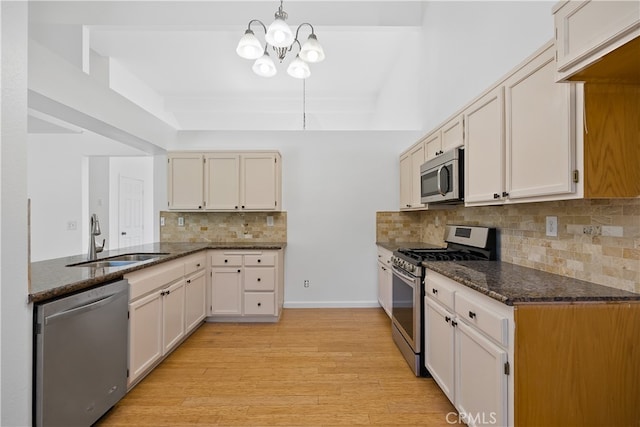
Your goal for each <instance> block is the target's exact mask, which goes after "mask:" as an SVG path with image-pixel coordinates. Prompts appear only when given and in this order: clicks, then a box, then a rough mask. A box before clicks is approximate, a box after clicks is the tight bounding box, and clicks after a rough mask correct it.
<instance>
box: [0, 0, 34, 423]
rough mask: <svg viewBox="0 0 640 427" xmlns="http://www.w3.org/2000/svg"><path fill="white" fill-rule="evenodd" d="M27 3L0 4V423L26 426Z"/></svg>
mask: <svg viewBox="0 0 640 427" xmlns="http://www.w3.org/2000/svg"><path fill="white" fill-rule="evenodd" d="M27 8H28V4H27V2H7V1H3V2H0V15H1V17H0V18H1V25H0V29H1V31H2V36H1V37H0V39H1V40H2V44H1V50H2V52H1V58H2V60H1V65H2V72H1V74H0V75H1V78H2V81H1V87H2V98H1V101H0V102H1V103H0V106H1V111H2V114H1V117H2V126H1V127H0V129H1V130H0V339H1V341H0V342H1V343H2V344H1V345H0V425H3V426H28V425H31V369H32V363H31V354H32V353H31V352H32V345H31V336H32V335H31V334H32V327H31V322H32V316H33V314H32V306H31V305H30V304H28V303H27V295H28V288H27V268H28V265H27V259H28V256H27V241H28V238H27Z"/></svg>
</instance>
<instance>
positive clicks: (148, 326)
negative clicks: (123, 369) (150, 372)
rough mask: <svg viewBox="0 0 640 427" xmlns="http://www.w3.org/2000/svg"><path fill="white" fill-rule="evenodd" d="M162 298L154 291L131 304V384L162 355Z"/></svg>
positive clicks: (129, 382)
mask: <svg viewBox="0 0 640 427" xmlns="http://www.w3.org/2000/svg"><path fill="white" fill-rule="evenodd" d="M161 298H162V297H161V296H160V292H154V293H152V294H151V295H147V296H146V297H144V298H141V299H139V300H138V301H136V302H133V303H131V304H129V381H128V384H129V385H131V383H133V382H134V381H135V380H136V379H137V378H138V377H139V376H140V375H142V374H143V373H144V372H145V371H146V370H147V369H149V367H150V366H151V365H153V364H154V363H155V361H156V360H158V359H160V357H162V299H161Z"/></svg>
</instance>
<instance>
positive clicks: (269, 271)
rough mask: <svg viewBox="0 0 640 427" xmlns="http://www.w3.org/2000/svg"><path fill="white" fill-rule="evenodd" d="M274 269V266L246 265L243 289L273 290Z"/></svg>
mask: <svg viewBox="0 0 640 427" xmlns="http://www.w3.org/2000/svg"><path fill="white" fill-rule="evenodd" d="M275 283H276V269H275V268H274V267H246V268H245V269H244V289H245V290H246V291H274V290H275V289H276V287H275Z"/></svg>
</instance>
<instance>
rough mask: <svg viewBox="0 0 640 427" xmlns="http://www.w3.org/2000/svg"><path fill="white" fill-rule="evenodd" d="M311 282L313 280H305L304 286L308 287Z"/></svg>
mask: <svg viewBox="0 0 640 427" xmlns="http://www.w3.org/2000/svg"><path fill="white" fill-rule="evenodd" d="M310 284H311V282H309V281H308V280H305V281H304V287H305V288H308V287H309V285H310Z"/></svg>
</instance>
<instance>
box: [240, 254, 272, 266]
mask: <svg viewBox="0 0 640 427" xmlns="http://www.w3.org/2000/svg"><path fill="white" fill-rule="evenodd" d="M244 265H246V266H261V265H267V266H273V265H276V254H274V253H270V252H265V253H263V254H260V255H245V256H244Z"/></svg>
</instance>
